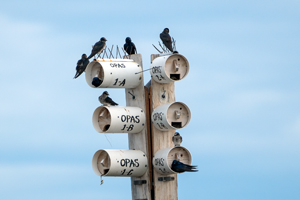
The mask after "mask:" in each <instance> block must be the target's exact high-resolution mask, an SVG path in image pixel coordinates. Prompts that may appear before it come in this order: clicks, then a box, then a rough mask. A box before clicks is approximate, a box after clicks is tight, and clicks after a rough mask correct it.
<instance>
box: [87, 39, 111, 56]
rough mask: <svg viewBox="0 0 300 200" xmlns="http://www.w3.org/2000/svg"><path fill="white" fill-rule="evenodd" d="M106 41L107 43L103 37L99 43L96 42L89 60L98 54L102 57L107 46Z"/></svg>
mask: <svg viewBox="0 0 300 200" xmlns="http://www.w3.org/2000/svg"><path fill="white" fill-rule="evenodd" d="M106 41H107V40H106V38H105V37H102V38H101V39H100V41H99V42H96V43H95V45H94V46H93V49H92V52H91V54H90V55H89V57H88V58H87V59H90V58H91V57H93V56H95V55H96V54H98V55H100V54H101V52H102V51H103V49H104V48H105V46H106Z"/></svg>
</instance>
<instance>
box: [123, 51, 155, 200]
mask: <svg viewBox="0 0 300 200" xmlns="http://www.w3.org/2000/svg"><path fill="white" fill-rule="evenodd" d="M129 58H130V59H132V60H134V61H135V62H136V63H138V64H139V65H140V66H141V67H142V69H143V63H142V55H141V54H133V55H130V56H129ZM140 78H141V84H140V85H139V86H138V87H136V88H131V89H125V94H126V106H134V107H139V108H141V109H142V110H143V111H144V112H148V110H147V108H146V103H145V89H144V84H143V83H144V77H143V73H140ZM147 98H148V97H147ZM146 114H147V113H146ZM148 126H149V124H148V121H147V120H146V122H145V124H144V127H145V128H144V129H143V130H142V131H141V132H139V133H130V134H128V143H129V149H135V150H141V151H143V152H144V153H145V155H146V156H147V158H148V168H149V169H150V168H152V163H151V159H152V156H151V154H149V149H148V142H149V140H148V138H147V137H148V136H147V130H148V128H147V127H148ZM150 177H151V174H150V170H148V171H147V172H146V173H145V174H144V175H143V176H142V177H131V192H132V200H151V192H150V191H151V186H152V181H151V178H150Z"/></svg>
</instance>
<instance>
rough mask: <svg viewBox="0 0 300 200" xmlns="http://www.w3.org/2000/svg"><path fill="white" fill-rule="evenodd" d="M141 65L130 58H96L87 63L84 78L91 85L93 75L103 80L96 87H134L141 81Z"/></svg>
mask: <svg viewBox="0 0 300 200" xmlns="http://www.w3.org/2000/svg"><path fill="white" fill-rule="evenodd" d="M141 71H142V67H141V66H140V65H139V64H137V63H136V62H134V61H133V60H131V59H97V60H96V61H95V60H94V61H92V62H90V63H89V64H88V66H87V67H86V70H85V80H86V82H87V84H88V85H89V86H91V87H92V88H95V86H94V85H92V81H93V78H94V77H98V78H99V79H101V80H102V81H103V82H102V83H101V84H100V86H98V88H136V87H137V86H138V85H139V84H141V82H142V76H143V73H140V72H141Z"/></svg>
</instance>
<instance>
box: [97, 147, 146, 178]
mask: <svg viewBox="0 0 300 200" xmlns="http://www.w3.org/2000/svg"><path fill="white" fill-rule="evenodd" d="M92 166H93V170H94V172H95V174H97V175H98V176H126V177H128V176H133V177H140V176H143V175H144V174H145V172H146V171H147V167H148V160H147V156H146V155H145V154H144V153H143V152H142V151H140V150H106V149H101V150H99V151H97V152H96V153H95V154H94V156H93V160H92Z"/></svg>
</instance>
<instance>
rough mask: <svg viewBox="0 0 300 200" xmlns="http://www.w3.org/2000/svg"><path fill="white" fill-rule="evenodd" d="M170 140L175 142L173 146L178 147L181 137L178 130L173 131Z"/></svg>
mask: <svg viewBox="0 0 300 200" xmlns="http://www.w3.org/2000/svg"><path fill="white" fill-rule="evenodd" d="M172 141H173V142H174V144H175V147H179V146H180V144H181V142H182V137H181V136H180V134H179V133H178V132H175V134H174V136H173V137H172Z"/></svg>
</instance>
